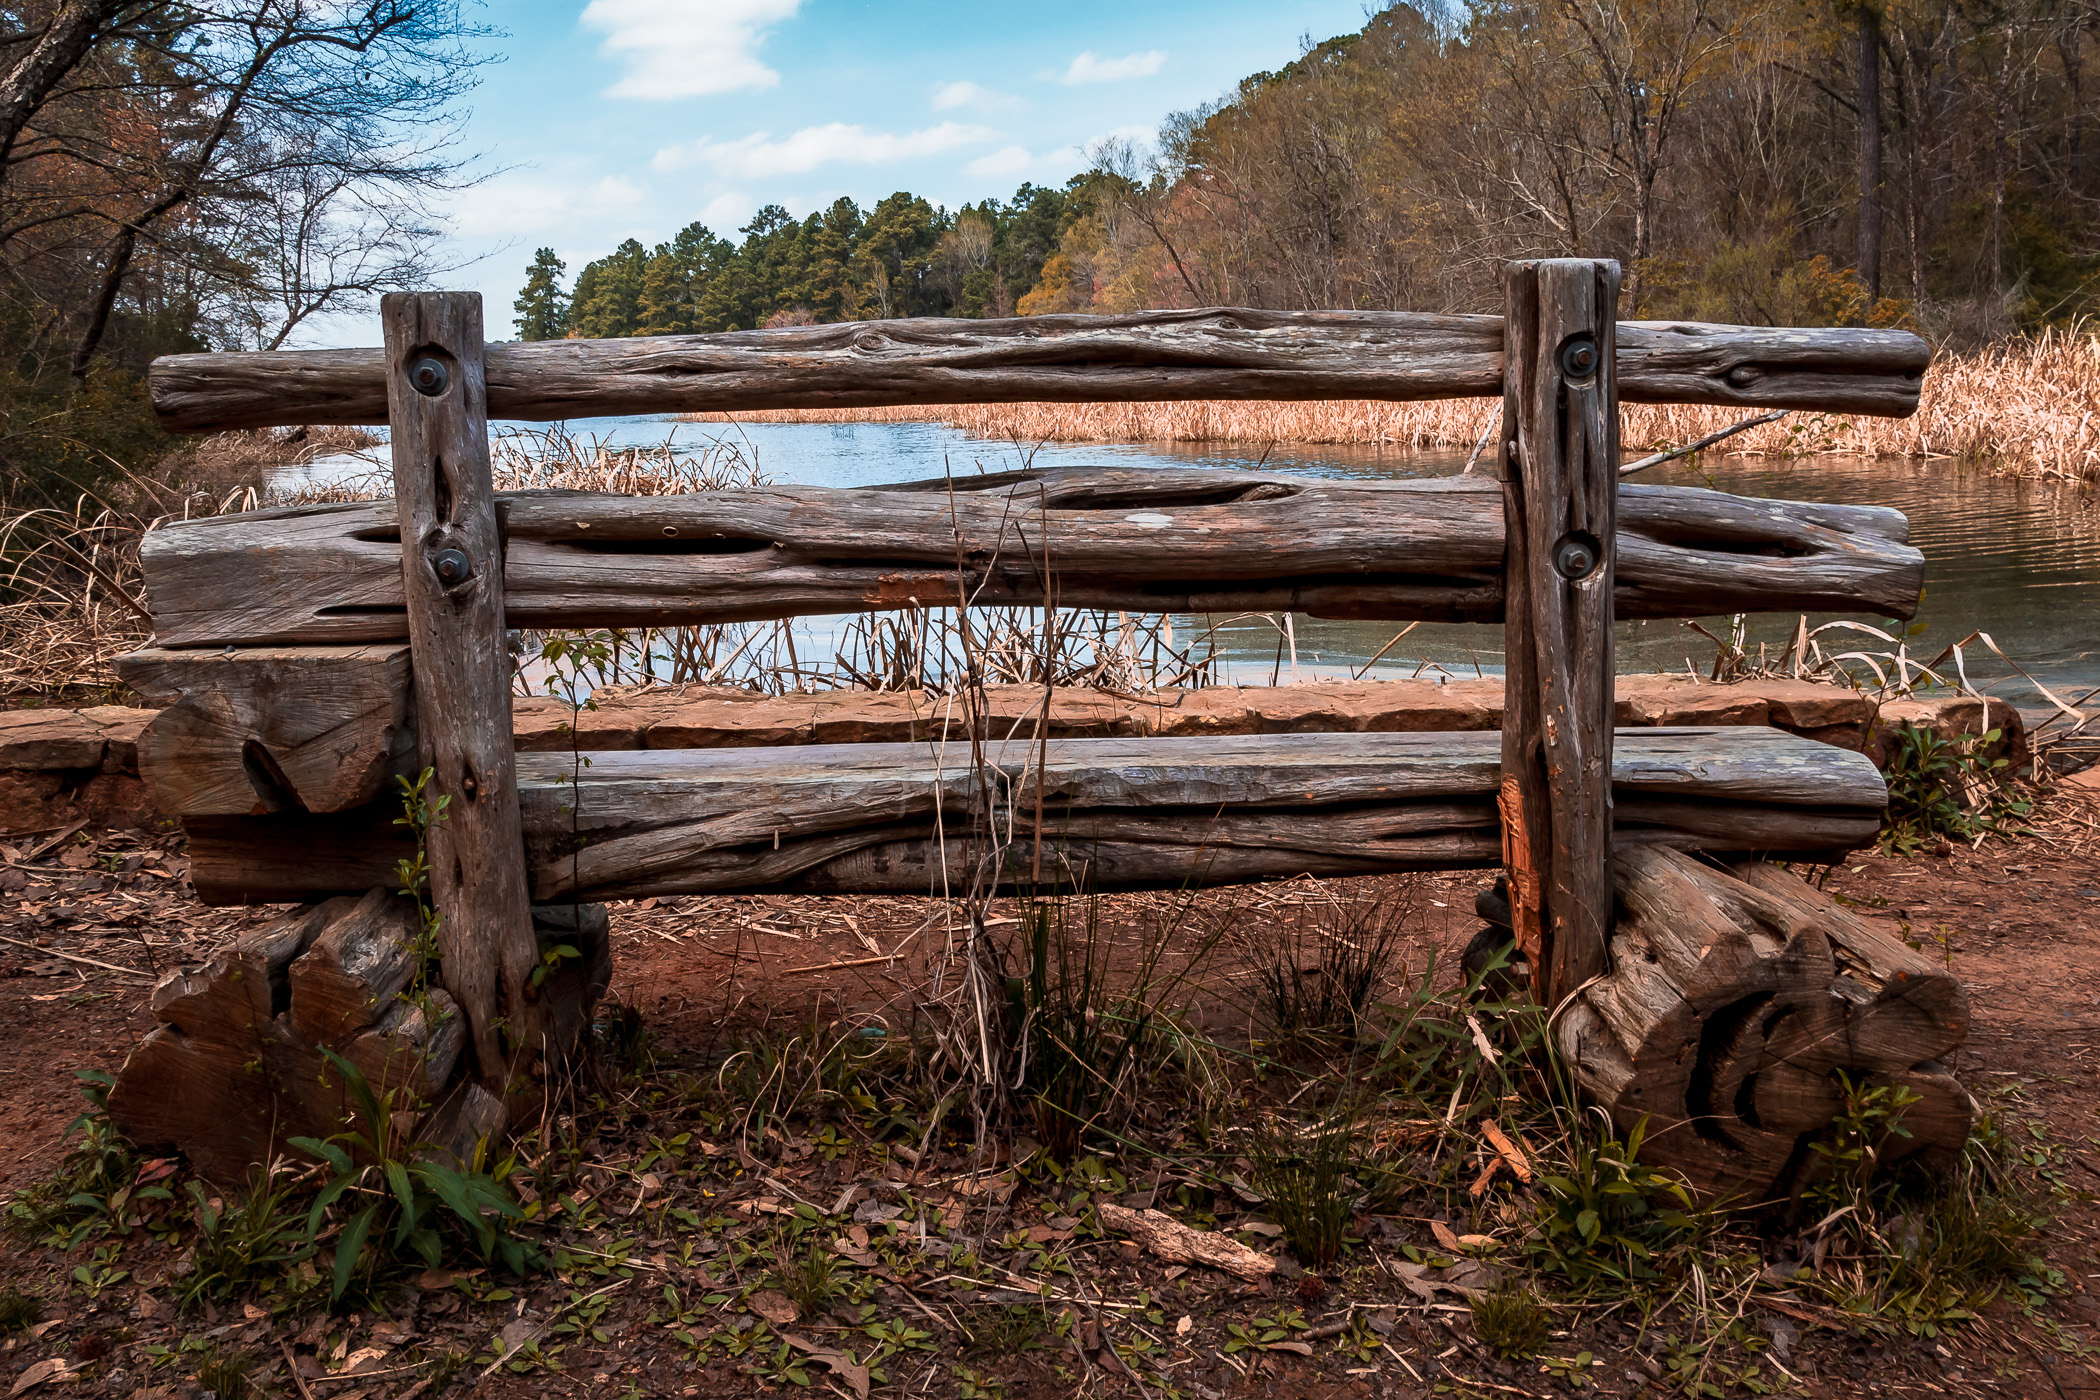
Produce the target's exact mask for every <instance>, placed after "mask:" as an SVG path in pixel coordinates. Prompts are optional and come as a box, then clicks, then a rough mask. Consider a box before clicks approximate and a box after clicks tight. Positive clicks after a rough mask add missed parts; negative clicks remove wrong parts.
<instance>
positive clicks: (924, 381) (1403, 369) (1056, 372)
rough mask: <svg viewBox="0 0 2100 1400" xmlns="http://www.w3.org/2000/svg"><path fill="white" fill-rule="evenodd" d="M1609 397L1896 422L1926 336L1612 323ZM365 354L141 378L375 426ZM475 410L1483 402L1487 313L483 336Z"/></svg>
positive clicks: (230, 364)
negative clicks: (1614, 360) (510, 339)
mask: <svg viewBox="0 0 2100 1400" xmlns="http://www.w3.org/2000/svg"><path fill="white" fill-rule="evenodd" d="M1619 355H1620V361H1619V367H1618V368H1619V379H1620V383H1621V393H1622V395H1623V397H1624V398H1625V399H1626V400H1627V401H1628V402H1630V403H1718V404H1737V405H1741V406H1744V407H1758V408H1805V409H1816V410H1822V411H1826V412H1835V413H1873V414H1885V415H1890V416H1896V417H1900V416H1902V415H1904V414H1908V413H1910V412H1912V411H1914V410H1915V409H1916V408H1917V404H1918V389H1919V385H1920V383H1921V381H1922V379H1923V376H1924V373H1925V366H1926V365H1927V363H1929V361H1930V360H1931V350H1930V349H1929V347H1928V346H1927V345H1926V344H1925V342H1924V341H1922V340H1920V339H1919V338H1918V337H1916V336H1914V335H1910V334H1908V333H1906V332H1902V331H1872V330H1854V329H1850V328H1846V327H1827V328H1825V327H1819V328H1816V329H1780V328H1773V327H1766V326H1716V325H1701V324H1696V323H1689V322H1667V321H1653V322H1629V323H1628V324H1627V325H1626V328H1625V333H1624V334H1623V335H1622V337H1621V339H1620V345H1619ZM384 364H385V358H384V356H383V354H382V352H380V351H378V350H289V351H271V352H262V353H257V352H244V353H237V354H209V355H169V356H165V357H163V358H161V359H158V360H156V361H154V362H153V367H152V370H151V371H150V373H149V376H148V378H149V383H150V385H151V388H152V394H153V406H154V409H155V411H156V412H157V413H158V414H159V415H160V421H161V426H162V427H164V428H166V429H167V430H168V431H170V432H219V431H224V430H226V429H231V428H262V427H275V426H283V425H288V424H298V423H384V422H386V421H387V396H386V395H387V390H386V383H385V380H386V372H385V369H384ZM488 380H489V399H488V402H489V412H490V413H492V414H493V415H495V416H496V417H498V418H527V419H563V418H588V417H592V416H603V415H610V414H626V413H680V412H734V411H738V410H744V409H758V408H846V407H872V406H878V405H885V404H939V403H1009V402H1016V401H1027V400H1047V401H1061V402H1083V401H1094V400H1103V401H1123V402H1127V401H1137V400H1160V399H1330V398H1331V399H1351V398H1369V399H1398V400H1405V399H1444V398H1471V397H1478V398H1488V397H1492V396H1494V395H1495V394H1498V393H1500V392H1501V389H1502V318H1501V317H1499V316H1440V315H1431V314H1424V313H1420V312H1407V311H1262V310H1252V309H1249V308H1245V307H1204V308H1199V309H1195V310H1189V311H1144V312H1138V313H1135V314H1132V315H1124V316H1030V317H1022V318H1016V319H1008V320H988V321H972V320H939V319H934V318H931V317H925V318H915V319H912V320H906V321H863V322H849V323H845V324H839V325H829V326H798V327H784V328H780V329H775V330H756V331H732V332H730V333H728V334H725V335H678V336H648V337H640V338H633V339H623V340H548V341H535V342H527V343H517V344H505V345H492V346H490V347H489V349H488Z"/></svg>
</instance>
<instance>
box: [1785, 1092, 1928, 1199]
mask: <svg viewBox="0 0 2100 1400" xmlns="http://www.w3.org/2000/svg"><path fill="white" fill-rule="evenodd" d="M1837 1081H1838V1087H1839V1089H1840V1091H1841V1093H1842V1094H1843V1102H1842V1107H1840V1109H1839V1110H1838V1114H1837V1116H1836V1117H1835V1118H1833V1119H1831V1120H1830V1126H1829V1127H1828V1128H1827V1129H1825V1130H1824V1133H1823V1136H1822V1137H1820V1138H1818V1139H1817V1140H1816V1141H1814V1142H1812V1143H1810V1144H1809V1145H1808V1150H1809V1151H1810V1152H1811V1153H1813V1154H1815V1156H1816V1158H1817V1167H1818V1169H1817V1171H1816V1173H1815V1178H1814V1180H1813V1181H1812V1182H1811V1184H1810V1185H1809V1187H1808V1188H1807V1191H1806V1195H1807V1196H1808V1198H1809V1199H1810V1200H1811V1201H1815V1202H1818V1203H1820V1204H1822V1205H1824V1206H1827V1207H1832V1208H1842V1207H1845V1206H1852V1207H1855V1208H1857V1209H1860V1210H1867V1209H1870V1208H1871V1204H1872V1203H1871V1201H1870V1200H1869V1197H1868V1193H1869V1189H1870V1187H1871V1185H1872V1183H1873V1180H1874V1175H1875V1173H1876V1172H1877V1171H1878V1170H1879V1169H1880V1166H1881V1156H1882V1151H1883V1149H1884V1148H1885V1147H1886V1146H1887V1144H1888V1141H1889V1139H1891V1138H1908V1137H1909V1136H1910V1129H1908V1128H1906V1127H1904V1126H1903V1115H1904V1114H1905V1113H1906V1112H1908V1111H1909V1109H1910V1107H1911V1105H1913V1104H1915V1103H1919V1102H1921V1101H1923V1099H1924V1095H1922V1094H1920V1093H1918V1092H1917V1091H1915V1090H1913V1089H1909V1088H1906V1087H1905V1086H1903V1085H1901V1084H1877V1083H1875V1082H1873V1081H1872V1080H1871V1079H1869V1078H1867V1077H1866V1076H1865V1075H1861V1076H1858V1077H1854V1076H1853V1075H1852V1074H1850V1073H1848V1072H1846V1071H1845V1070H1839V1071H1838V1072H1837Z"/></svg>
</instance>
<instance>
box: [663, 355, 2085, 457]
mask: <svg viewBox="0 0 2100 1400" xmlns="http://www.w3.org/2000/svg"><path fill="white" fill-rule="evenodd" d="M1499 413H1500V404H1499V402H1497V401H1495V400H1488V399H1446V400H1441V401H1438V402H1433V403H1385V402H1382V401H1377V400H1370V399H1323V400H1313V401H1308V402H1303V403H1271V402H1253V403H1243V402H1237V401H1230V400H1215V399H1203V400H1195V401H1191V402H1184V403H1072V404H1065V403H1016V404H967V405H960V406H953V407H942V406H911V407H903V408H873V409H779V410H772V411H769V412H761V413H747V414H739V415H736V417H737V419H738V420H739V421H742V422H753V423H756V422H776V423H836V422H869V423H886V422H904V421H923V420H928V419H931V420H935V421H938V422H942V423H946V424H948V425H949V426H951V427H954V428H957V429H959V430H961V431H962V432H965V433H968V434H970V435H971V436H972V437H978V438H984V439H987V440H991V441H1018V442H1223V443H1240V444H1245V445H1248V446H1258V445H1267V444H1271V443H1280V442H1307V443H1352V444H1365V445H1371V444H1375V445H1379V446H1387V447H1396V448H1401V449H1404V450H1417V451H1419V450H1424V449H1431V448H1470V447H1472V446H1473V444H1474V443H1476V442H1477V441H1479V439H1480V436H1481V434H1482V433H1483V432H1485V431H1486V430H1487V429H1488V428H1489V427H1490V426H1491V425H1492V424H1493V423H1494V422H1495V421H1496V419H1497V417H1498V415H1499ZM1742 416H1743V410H1741V409H1734V408H1718V407H1710V406H1697V407H1695V406H1688V405H1674V404H1629V405H1627V406H1626V407H1625V409H1624V411H1623V417H1622V423H1623V432H1624V438H1625V446H1626V448H1627V450H1628V451H1629V452H1649V451H1657V450H1661V449H1664V448H1669V447H1674V446H1677V445H1678V444H1681V443H1686V442H1690V441H1691V440H1693V439H1694V438H1697V437H1701V436H1703V435H1705V434H1707V433H1710V432H1713V431H1715V430H1717V429H1720V428H1724V427H1727V426H1728V425H1729V424H1730V423H1733V422H1735V421H1737V420H1738V419H1740V418H1741V417H1742ZM696 418H697V420H698V421H710V422H712V421H724V420H725V415H721V414H706V415H696ZM1725 452H1726V453H1727V454H1728V455H1732V456H1802V455H1806V454H1810V453H1824V452H1833V453H1857V454H1861V455H1865V456H1876V457H1948V458H1958V459H1965V460H1971V461H1978V462H1982V463H1984V464H1986V465H1988V466H1990V467H1992V468H1994V469H1997V470H2002V471H2006V472H2011V473H2014V474H2017V475H2021V476H2040V477H2069V478H2073V479H2083V480H2100V334H2095V333H2094V332H2092V331H2089V330H2084V329H2079V330H2074V331H2071V332H2058V331H2047V332H2044V333H2043V334H2041V335H2039V336H2036V337H2034V338H2032V339H2027V340H2020V341H2012V342H2007V343H2005V344H2001V345H1996V346H1992V347H1990V348H1988V349H1985V350H1980V351H1977V352H1975V353H1973V354H1966V355H1944V356H1941V357H1940V358H1939V359H1938V360H1936V361H1935V362H1934V363H1933V365H1932V368H1931V369H1929V370H1928V371H1926V375H1925V384H1924V390H1923V394H1922V396H1921V399H1920V402H1919V405H1918V411H1917V412H1916V413H1915V414H1913V415H1911V416H1910V417H1909V418H1900V419H1891V418H1845V417H1841V416H1836V415H1830V414H1806V413H1796V414H1793V415H1791V416H1789V417H1788V418H1785V419H1782V420H1780V421H1779V422H1777V423H1772V424H1768V425H1765V426H1762V427H1758V428H1753V429H1751V430H1750V431H1748V432H1746V433H1743V434H1742V435H1740V436H1739V437H1736V438H1734V439H1731V440H1730V442H1729V444H1728V446H1727V448H1726V449H1725Z"/></svg>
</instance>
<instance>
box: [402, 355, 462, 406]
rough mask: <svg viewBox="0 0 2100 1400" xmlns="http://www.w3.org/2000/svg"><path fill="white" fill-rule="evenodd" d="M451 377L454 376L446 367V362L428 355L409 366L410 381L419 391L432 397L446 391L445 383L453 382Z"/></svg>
mask: <svg viewBox="0 0 2100 1400" xmlns="http://www.w3.org/2000/svg"><path fill="white" fill-rule="evenodd" d="M451 379H452V376H451V375H450V374H449V373H448V372H447V371H446V369H445V362H444V361H443V360H438V359H433V358H432V357H430V356H428V355H425V356H424V357H423V358H422V359H420V360H417V361H416V362H415V363H414V364H412V365H410V366H409V367H408V382H409V383H410V384H413V385H414V386H415V390H416V392H417V393H419V394H427V395H429V396H430V397H431V398H436V397H437V396H438V395H439V394H442V393H444V392H445V385H446V384H448V383H449V382H451Z"/></svg>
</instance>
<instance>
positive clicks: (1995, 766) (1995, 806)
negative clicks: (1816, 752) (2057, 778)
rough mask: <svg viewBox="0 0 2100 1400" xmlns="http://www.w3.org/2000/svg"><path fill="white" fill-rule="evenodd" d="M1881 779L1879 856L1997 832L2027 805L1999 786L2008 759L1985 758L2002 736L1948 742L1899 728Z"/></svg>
mask: <svg viewBox="0 0 2100 1400" xmlns="http://www.w3.org/2000/svg"><path fill="white" fill-rule="evenodd" d="M1893 737H1894V742H1893V744H1892V746H1891V747H1890V749H1889V757H1888V765H1887V768H1886V771H1885V776H1886V778H1887V780H1888V789H1889V802H1888V809H1887V811H1886V813H1885V814H1884V816H1883V818H1882V829H1881V848H1882V851H1883V853H1884V854H1889V855H1908V854H1910V853H1912V852H1914V851H1917V850H1920V849H1922V848H1924V847H1927V846H1930V845H1934V844H1936V843H1937V842H1939V841H1942V840H1945V839H1948V838H1953V839H1956V840H1964V841H1965V840H1970V839H1972V838H1974V837H1976V836H1978V835H1980V834H1982V833H1984V832H1995V831H1999V830H2002V829H2003V825H2004V823H2005V821H2006V820H2007V819H2009V818H2017V817H2023V816H2025V815H2026V814H2027V812H2028V811H2029V809H2030V806H2031V804H2029V803H2028V802H2026V801H2024V800H2023V799H2021V798H2020V797H2019V795H2018V794H2017V793H2016V792H2015V791H2013V789H2012V788H2011V787H2010V785H2009V784H2008V783H2007V782H2006V781H2005V778H2006V771H2005V770H2006V769H2007V767H2008V760H2006V759H2003V758H1986V757H1985V756H1984V755H1985V754H1986V753H1988V752H1989V750H1990V749H1991V748H1992V746H1993V745H1996V744H1997V743H1999V742H2000V741H2001V740H2002V739H2003V738H2004V731H2003V730H2000V729H1993V730H1990V731H1989V732H1988V733H1986V734H1984V735H1982V736H1981V737H1980V738H1974V739H1965V740H1962V741H1961V742H1959V743H1949V742H1948V741H1946V740H1944V739H1942V738H1940V737H1939V735H1937V734H1935V733H1933V732H1932V731H1931V730H1929V729H1925V728H1923V727H1921V726H1919V725H1915V724H1910V723H1903V724H1899V725H1897V726H1896V727H1895V730H1894V731H1893Z"/></svg>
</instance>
